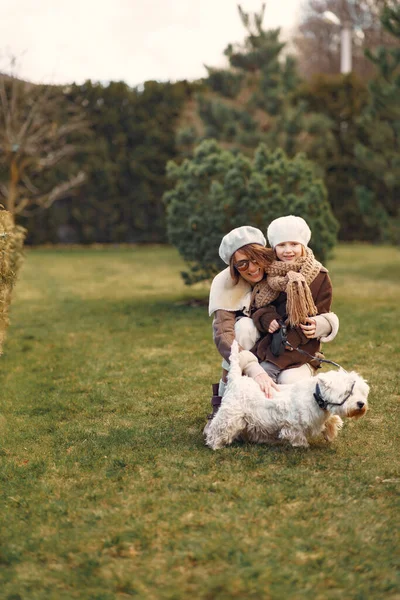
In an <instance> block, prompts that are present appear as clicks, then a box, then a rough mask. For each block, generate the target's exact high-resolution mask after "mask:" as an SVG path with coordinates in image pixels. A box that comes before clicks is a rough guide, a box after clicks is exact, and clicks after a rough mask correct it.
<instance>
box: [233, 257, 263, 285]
mask: <svg viewBox="0 0 400 600" xmlns="http://www.w3.org/2000/svg"><path fill="white" fill-rule="evenodd" d="M233 261H234V264H235V266H236V265H237V264H239V266H241V265H242V264H243V266H244V267H245V268H244V269H243V270H241V269H238V271H239V273H240V275H241V277H243V279H244V280H245V281H248V283H250V284H251V285H255V284H256V283H258V282H259V281H261V280H262V279H263V278H264V270H263V269H262V268H261V267H260V266H259V265H258V264H257V263H255V262H252V261H251V260H249V259H248V257H247V255H246V254H245V253H244V252H242V251H241V250H236V252H235V254H234V255H233ZM242 261H246V262H247V265H246V263H242ZM236 268H237V267H236Z"/></svg>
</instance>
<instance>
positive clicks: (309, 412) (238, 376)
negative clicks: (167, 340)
mask: <svg viewBox="0 0 400 600" xmlns="http://www.w3.org/2000/svg"><path fill="white" fill-rule="evenodd" d="M230 364H231V367H230V370H229V376H228V385H227V388H226V391H225V394H224V396H223V399H222V403H221V407H220V409H219V411H218V412H217V414H216V415H215V417H214V418H213V419H212V421H211V423H210V425H209V428H208V431H207V434H206V443H207V445H208V446H210V448H212V449H213V450H218V449H219V448H222V447H223V446H226V445H227V444H231V443H232V442H233V441H234V440H235V439H236V438H237V437H239V436H241V438H242V439H246V440H248V441H250V442H255V443H258V444H262V443H276V442H279V441H283V440H287V441H289V442H290V443H291V445H292V446H302V447H308V441H307V439H309V438H312V437H315V436H317V435H318V434H320V433H322V435H323V436H324V437H325V439H326V440H327V441H332V440H334V439H335V438H336V436H337V434H338V431H339V429H341V427H342V425H343V421H342V418H341V417H355V418H359V417H362V416H363V415H364V414H365V413H366V411H367V408H368V401H367V398H368V393H369V386H368V384H367V383H366V381H365V380H364V379H363V378H362V377H361V376H360V375H358V374H357V373H355V372H354V371H352V372H351V373H347V372H346V371H344V370H343V369H341V370H340V371H329V372H326V373H321V374H320V375H317V376H315V377H312V378H311V379H305V380H303V381H299V382H297V383H293V384H288V385H281V386H280V391H279V392H277V391H275V390H274V391H273V398H272V399H271V398H266V397H265V395H264V393H263V392H262V391H261V389H260V387H259V385H258V384H257V382H256V381H254V379H251V378H250V377H245V376H242V372H241V369H240V366H239V347H238V344H237V342H236V341H235V342H234V343H233V345H232V353H231V357H230Z"/></svg>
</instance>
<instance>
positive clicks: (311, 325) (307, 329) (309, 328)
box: [300, 317, 317, 339]
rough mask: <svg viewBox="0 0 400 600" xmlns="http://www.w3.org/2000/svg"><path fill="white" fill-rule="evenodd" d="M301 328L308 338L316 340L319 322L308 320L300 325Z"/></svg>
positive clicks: (310, 318)
mask: <svg viewBox="0 0 400 600" xmlns="http://www.w3.org/2000/svg"><path fill="white" fill-rule="evenodd" d="M300 327H301V329H302V331H303V333H304V335H305V336H306V338H310V339H311V338H315V333H316V330H317V322H316V320H315V319H313V318H312V317H309V318H308V319H306V322H305V323H300Z"/></svg>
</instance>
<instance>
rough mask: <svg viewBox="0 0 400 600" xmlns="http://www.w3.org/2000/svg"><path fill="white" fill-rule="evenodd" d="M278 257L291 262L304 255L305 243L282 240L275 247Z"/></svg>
mask: <svg viewBox="0 0 400 600" xmlns="http://www.w3.org/2000/svg"><path fill="white" fill-rule="evenodd" d="M274 250H275V254H276V258H277V259H278V260H281V261H282V262H291V261H292V260H296V259H297V258H300V256H303V245H302V244H299V242H282V243H281V244H277V245H276V246H275V248H274Z"/></svg>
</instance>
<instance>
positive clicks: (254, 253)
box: [229, 244, 275, 285]
mask: <svg viewBox="0 0 400 600" xmlns="http://www.w3.org/2000/svg"><path fill="white" fill-rule="evenodd" d="M239 250H240V252H243V254H244V255H245V256H246V258H248V259H249V260H253V261H254V262H256V263H257V264H258V265H260V267H261V268H262V269H264V270H265V269H266V268H267V267H268V266H269V265H270V264H271V263H272V261H274V260H275V256H274V251H273V250H272V249H271V248H265V247H264V246H261V244H246V246H242V247H241V248H239ZM235 254H236V253H235V252H234V253H233V255H232V256H231V260H230V261H229V269H230V274H231V277H232V279H233V281H234V283H235V285H236V284H237V283H238V281H239V278H240V273H239V271H238V270H237V268H236V267H235V264H234V263H235V260H234V256H235Z"/></svg>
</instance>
